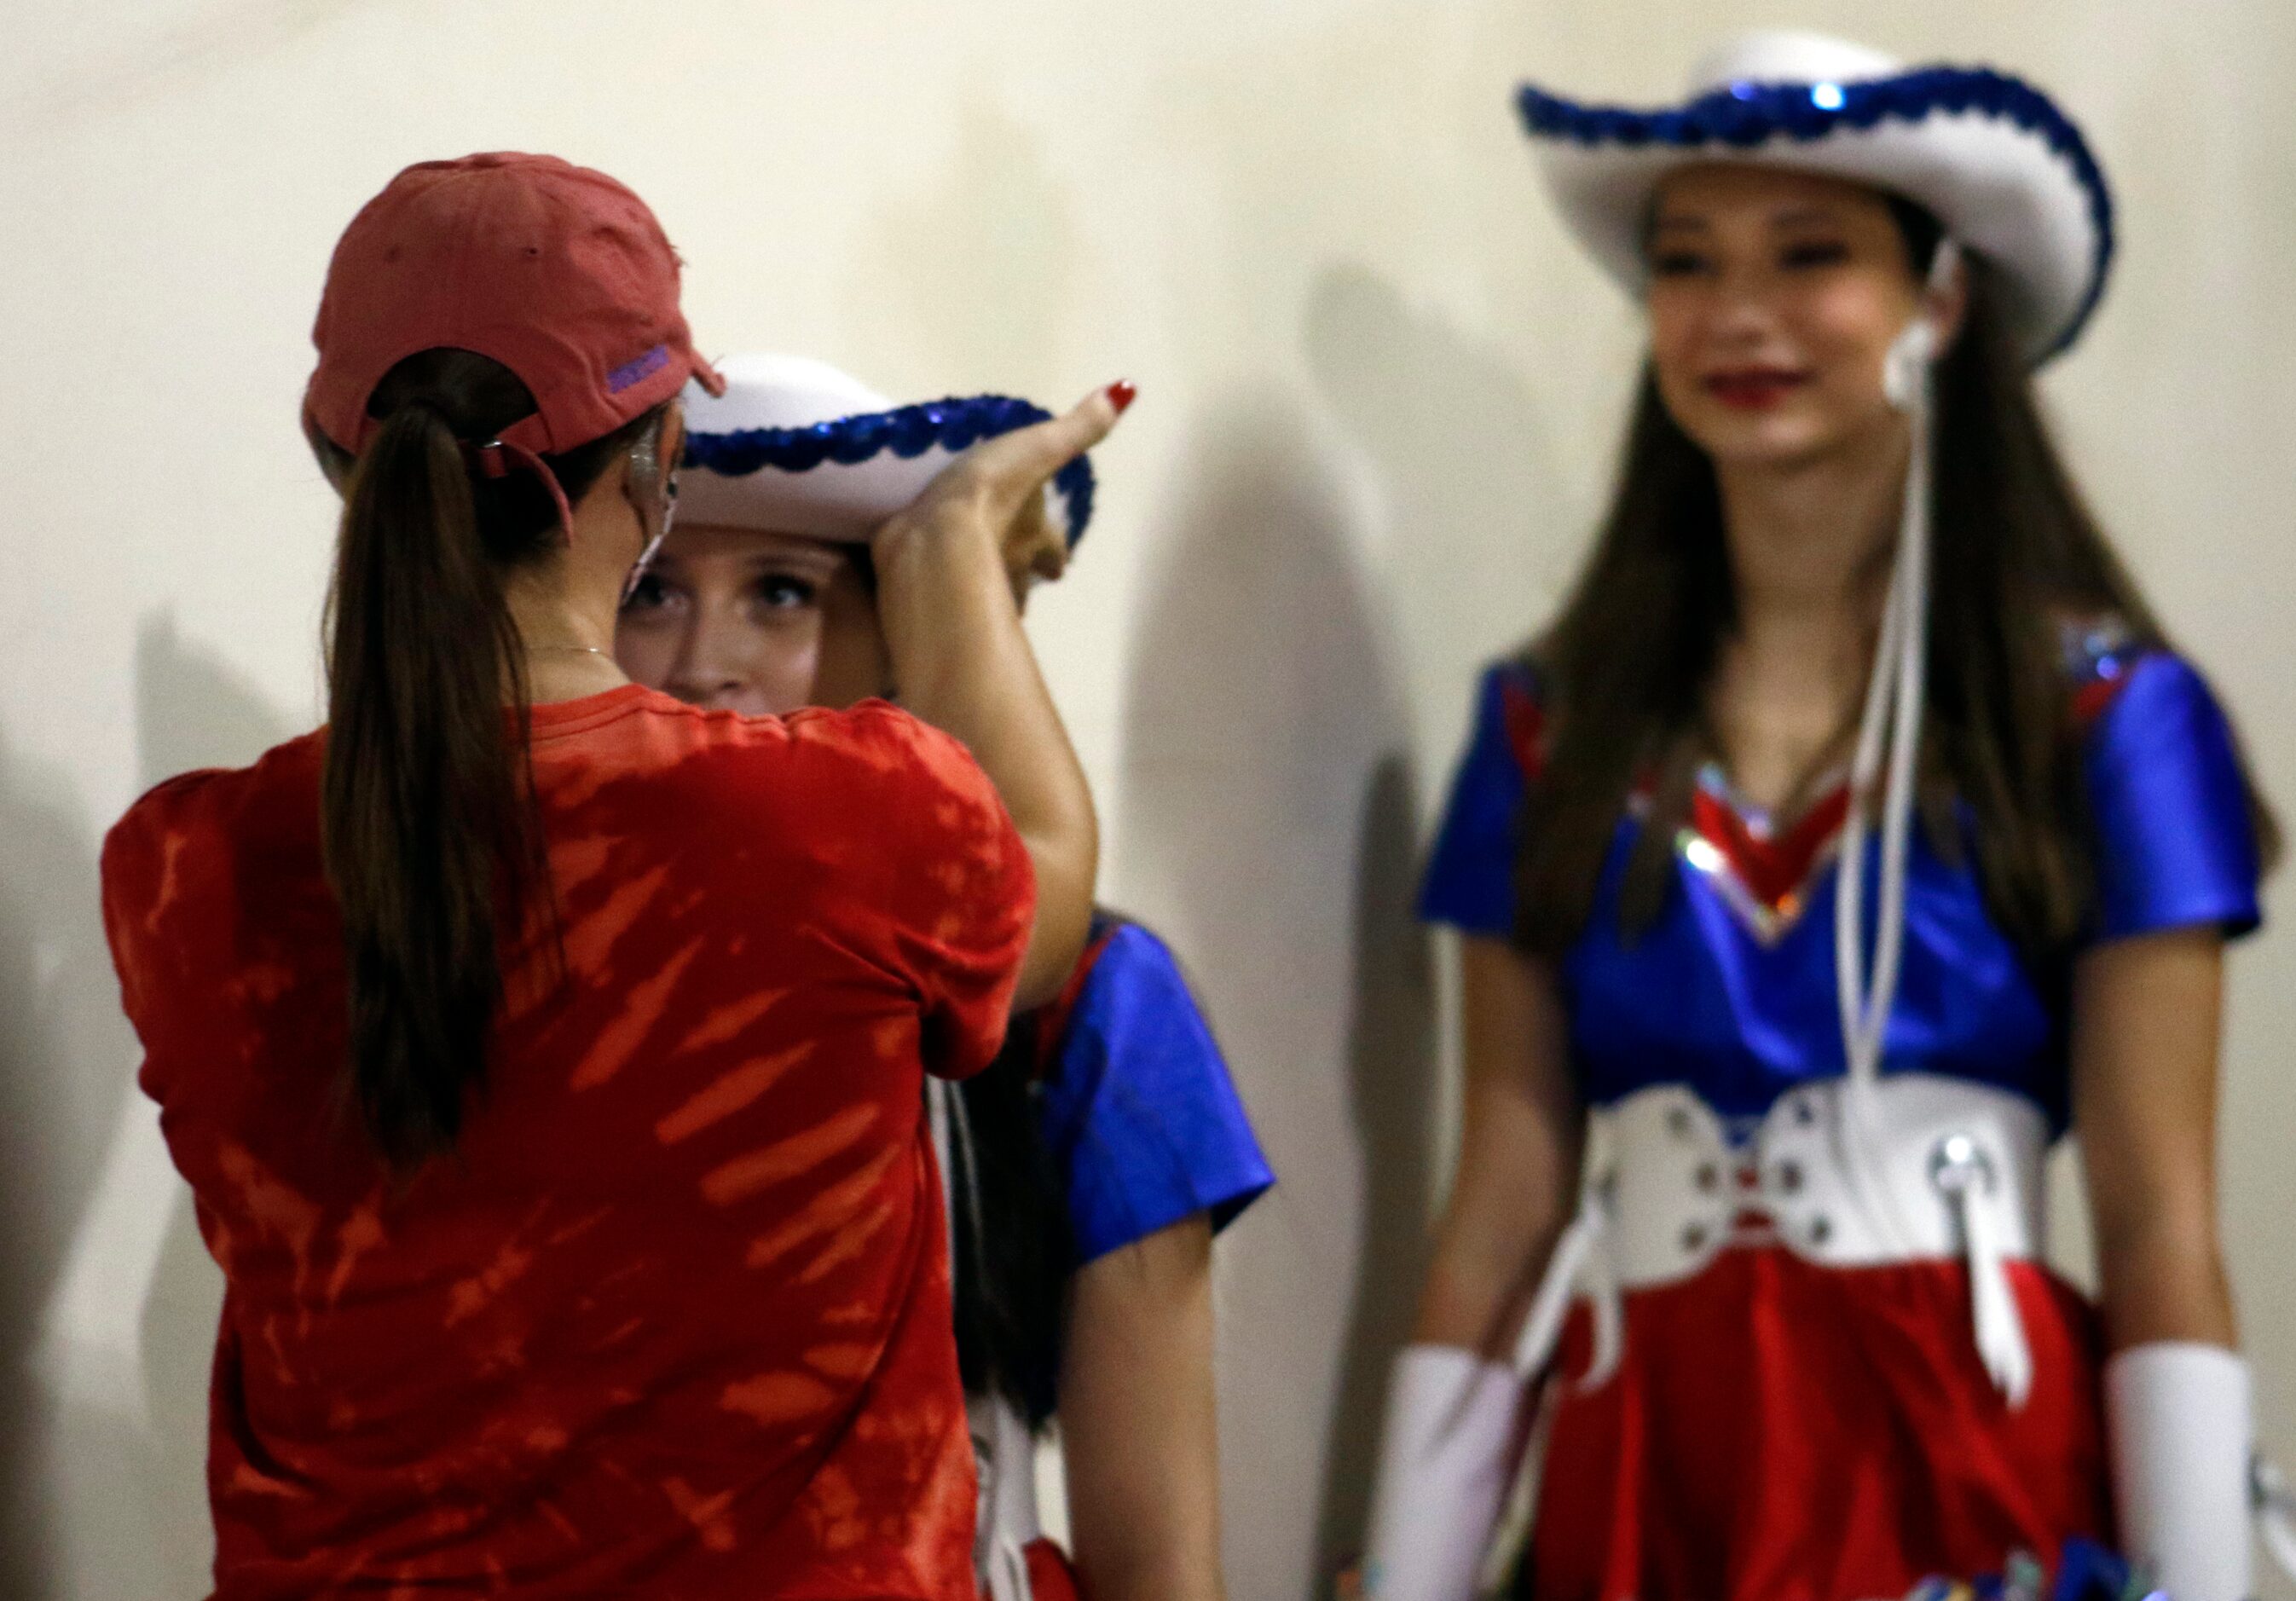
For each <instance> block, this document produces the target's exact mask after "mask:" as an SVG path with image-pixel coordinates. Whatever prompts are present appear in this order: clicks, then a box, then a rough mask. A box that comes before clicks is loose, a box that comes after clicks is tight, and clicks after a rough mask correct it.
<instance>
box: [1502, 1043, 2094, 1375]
mask: <svg viewBox="0 0 2296 1601" xmlns="http://www.w3.org/2000/svg"><path fill="white" fill-rule="evenodd" d="M1846 1082H1847V1081H1846V1080H1825V1081H1822V1082H1819V1083H1814V1084H1808V1085H1805V1086H1803V1087H1801V1088H1798V1089H1795V1090H1792V1091H1791V1092H1790V1093H1788V1094H1786V1095H1784V1096H1781V1097H1779V1099H1778V1100H1777V1101H1776V1103H1775V1104H1773V1105H1772V1106H1771V1108H1770V1110H1769V1112H1768V1113H1767V1115H1765V1116H1764V1117H1763V1119H1762V1121H1761V1122H1760V1123H1759V1125H1758V1126H1757V1127H1756V1129H1754V1131H1753V1133H1752V1135H1751V1137H1747V1138H1744V1139H1742V1140H1739V1141H1736V1142H1733V1141H1732V1140H1731V1139H1730V1138H1729V1137H1728V1135H1727V1133H1726V1131H1725V1129H1724V1126H1723V1123H1722V1121H1721V1119H1720V1118H1719V1117H1718V1116H1717V1115H1716V1113H1715V1112H1714V1111H1713V1109H1712V1108H1711V1107H1710V1106H1708V1105H1707V1104H1706V1103H1705V1102H1704V1101H1703V1100H1702V1099H1701V1098H1700V1097H1699V1096H1698V1095H1697V1094H1696V1092H1694V1091H1693V1090H1691V1089H1689V1088H1685V1087H1684V1086H1682V1085H1678V1084H1668V1085H1660V1086H1656V1087H1653V1088H1649V1089H1644V1090H1638V1091H1636V1093H1635V1094H1633V1095H1631V1096H1628V1097H1627V1098H1626V1099H1624V1100H1622V1101H1620V1102H1619V1103H1617V1104H1615V1105H1613V1106H1611V1107H1609V1108H1607V1109H1606V1110H1604V1111H1603V1112H1597V1113H1596V1114H1595V1122H1596V1127H1597V1138H1596V1139H1595V1142H1594V1146H1595V1148H1596V1149H1600V1148H1602V1146H1603V1144H1604V1143H1605V1141H1607V1144H1608V1147H1609V1152H1610V1161H1609V1162H1608V1163H1607V1164H1605V1165H1603V1167H1601V1168H1600V1169H1598V1170H1597V1171H1596V1172H1595V1175H1594V1176H1593V1177H1592V1178H1590V1181H1589V1183H1588V1185H1587V1195H1586V1200H1585V1203H1584V1204H1583V1206H1582V1209H1581V1211H1580V1214H1579V1219H1578V1220H1577V1221H1576V1222H1575V1223H1574V1224H1573V1225H1572V1226H1571V1227H1570V1231H1569V1233H1568V1234H1567V1235H1566V1236H1565V1237H1564V1239H1563V1241H1562V1244H1560V1245H1558V1247H1557V1248H1556V1252H1555V1256H1554V1263H1553V1265H1552V1266H1551V1267H1550V1268H1549V1269H1548V1274H1547V1279H1546V1283H1545V1284H1544V1285H1541V1287H1540V1289H1539V1293H1538V1297H1537V1298H1536V1299H1535V1300H1534V1301H1533V1302H1532V1306H1531V1312H1530V1316H1529V1318H1528V1319H1527V1321H1526V1323H1525V1326H1524V1328H1523V1332H1522V1337H1521V1342H1520V1343H1519V1345H1518V1348H1517V1352H1516V1365H1517V1367H1519V1368H1521V1370H1522V1371H1523V1372H1524V1373H1525V1374H1526V1375H1529V1374H1531V1373H1534V1372H1536V1371H1538V1370H1539V1369H1541V1368H1543V1367H1545V1366H1546V1362H1547V1360H1548V1359H1550V1358H1551V1356H1552V1355H1553V1351H1554V1342H1555V1339H1556V1337H1557V1335H1558V1334H1560V1332H1561V1327H1562V1315H1563V1313H1564V1312H1565V1311H1566V1310H1568V1306H1569V1302H1570V1298H1571V1296H1572V1294H1573V1293H1574V1291H1577V1292H1583V1293H1586V1294H1587V1296H1588V1297H1589V1298H1590V1299H1591V1300H1592V1301H1594V1304H1595V1336H1596V1338H1595V1348H1596V1350H1595V1367H1594V1369H1593V1371H1591V1372H1590V1373H1589V1374H1588V1375H1587V1379H1586V1380H1585V1381H1583V1382H1585V1383H1600V1382H1602V1381H1603V1379H1605V1378H1607V1377H1608V1376H1609V1373H1610V1370H1611V1367H1614V1366H1615V1363H1616V1359H1617V1355H1618V1349H1619V1342H1620V1337H1621V1334H1620V1319H1619V1315H1618V1307H1617V1295H1618V1293H1619V1292H1620V1290H1627V1289H1641V1288H1646V1287H1650V1286H1654V1285H1667V1284H1674V1283H1677V1282H1679V1281H1681V1280H1684V1279H1687V1278H1692V1277H1696V1276H1697V1275H1698V1274H1699V1273H1701V1272H1702V1271H1703V1270H1704V1269H1705V1268H1707V1266H1708V1265H1709V1264H1710V1263H1711V1262H1712V1261H1713V1260H1715V1258H1716V1257H1718V1255H1720V1254H1721V1253H1722V1252H1726V1251H1729V1250H1733V1249H1738V1248H1744V1247H1759V1246H1777V1247H1782V1248H1784V1249H1785V1250H1787V1251H1791V1252H1793V1253H1794V1254H1795V1255H1797V1256H1800V1257H1802V1258H1804V1259H1806V1260H1810V1261H1813V1262H1817V1263H1821V1264H1823V1265H1825V1266H1827V1267H1834V1268H1857V1267H1870V1266H1874V1265H1878V1264H1882V1263H1890V1262H1910V1261H1934V1260H1963V1261H1966V1262H1967V1263H1968V1265H1969V1269H1970V1289H1971V1301H1972V1335H1973V1337H1974V1339H1975V1341H1976V1342H1977V1347H1978V1351H1979V1354H1980V1356H1981V1357H1982V1358H1983V1359H1984V1361H1985V1366H1986V1369H1987V1371H1988V1372H1989V1374H1991V1375H1992V1377H1993V1380H1994V1382H1995V1383H1996V1384H1997V1385H1998V1386H1999V1388H2000V1389H2001V1391H2002V1392H2003V1393H2004V1394H2005V1396H2007V1397H2008V1398H2009V1400H2011V1402H2012V1403H2013V1404H2016V1403H2020V1402H2021V1401H2022V1400H2024V1397H2025V1394H2026V1392H2027V1391H2028V1390H2029V1389H2030V1383H2031V1379H2032V1356H2031V1353H2030V1350H2029V1348H2028V1347H2027V1344H2026V1342H2025V1337H2024V1329H2023V1326H2022V1323H2021V1320H2020V1318H2019V1317H2018V1314H2017V1306H2016V1301H2015V1298H2014V1296H2013V1293H2012V1291H2011V1287H2010V1285H2009V1279H2008V1274H2007V1271H2006V1264H2007V1263H2008V1262H2009V1261H2012V1260H2017V1259H2020V1258H2030V1257H2032V1256H2035V1255H2037V1254H2038V1252H2039V1251H2040V1249H2041V1244H2042V1241H2043V1240H2044V1238H2045V1237H2046V1235H2045V1229H2044V1218H2043V1211H2042V1203H2043V1195H2042V1163H2043V1160H2044V1158H2045V1157H2046V1154H2047V1148H2048V1129H2047V1125H2046V1122H2045V1121H2044V1120H2043V1118H2042V1116H2041V1112H2040V1109H2039V1108H2038V1107H2037V1106H2035V1105H2034V1104H2032V1103H2031V1102H2030V1101H2029V1100H2027V1099H2025V1098H2024V1097H2023V1096H2019V1095H2015V1094H2013V1093H2011V1092H2009V1091H2007V1090H2003V1089H1996V1088H1991V1087H1989V1086H1987V1085H1982V1084H1978V1083H1974V1082H1972V1081H1971V1080H1965V1079H1954V1078H1946V1077H1942V1076H1939V1075H1935V1074H1926V1073H1902V1074H1892V1075H1889V1076H1886V1077H1883V1078H1882V1079H1880V1080H1876V1081H1875V1082H1874V1083H1873V1084H1871V1085H1870V1086H1866V1087H1865V1088H1864V1092H1863V1096H1862V1097H1859V1096H1856V1095H1854V1094H1853V1093H1851V1092H1849V1091H1847V1090H1846V1089H1845V1085H1846ZM1861 1100H1862V1104H1861Z"/></svg>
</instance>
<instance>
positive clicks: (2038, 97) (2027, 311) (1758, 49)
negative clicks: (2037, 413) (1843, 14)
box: [1519, 33, 2112, 365]
mask: <svg viewBox="0 0 2296 1601" xmlns="http://www.w3.org/2000/svg"><path fill="white" fill-rule="evenodd" d="M1519 103H1520V106H1521V111H1522V118H1523V121H1524V123H1525V124H1526V125H1527V126H1528V127H1529V130H1530V134H1531V136H1532V137H1533V138H1534V139H1536V140H1538V142H1539V145H1540V151H1541V164H1542V165H1543V166H1544V168H1545V169H1546V180H1547V184H1548V186H1549V187H1550V188H1551V189H1552V190H1553V191H1554V197H1555V201H1556V202H1557V203H1558V204H1559V205H1560V206H1561V207H1562V213H1563V216H1564V217H1565V218H1566V219H1568V221H1569V222H1570V226H1571V227H1572V229H1573V230H1574V231H1575V232H1576V233H1577V234H1579V238H1580V239H1581V240H1582V241H1583V242H1585V243H1586V245H1587V249H1588V250H1591V251H1592V252H1593V253H1594V255H1595V259H1597V260H1598V261H1600V262H1601V263H1602V264H1603V267H1605V268H1607V269H1608V270H1609V271H1610V272H1611V275H1613V276H1615V277H1617V278H1618V279H1619V280H1620V282H1621V283H1625V284H1626V285H1627V286H1628V288H1629V289H1631V290H1634V291H1637V292H1639V291H1640V290H1641V288H1642V286H1643V283H1644V257H1643V230H1644V226H1646V225H1647V222H1648V219H1649V216H1650V207H1651V201H1652V195H1653V194H1654V193H1655V191H1656V189H1657V187H1658V184H1659V181H1660V179H1661V178H1662V177H1664V176H1665V175H1666V174H1667V173H1668V172H1669V171H1670V170H1672V169H1673V168H1677V167H1680V166H1682V165H1684V164H1685V163H1686V162H1690V161H1742V162H1749V163H1752V164H1755V165H1759V166H1771V167H1781V168H1790V169H1792V170H1794V171H1797V172H1810V173H1817V174H1821V175H1824V176H1825V177H1838V178H1847V179H1849V180H1850V181H1852V182H1855V183H1860V184H1868V185H1873V186H1874V187H1875V188H1878V189H1885V190H1888V191H1890V192H1891V193H1896V194H1900V195H1903V196H1905V197H1906V198H1907V199H1908V200H1911V201H1915V202H1917V203H1919V204H1920V205H1922V206H1924V207H1926V208H1928V209H1929V210H1930V211H1931V213H1933V214H1934V215H1935V216H1936V217H1937V218H1938V220H1939V222H1940V223H1942V224H1943V225H1944V226H1945V229H1946V232H1947V233H1948V234H1950V235H1952V236H1953V237H1954V238H1956V239H1957V240H1959V241H1960V242H1961V243H1962V244H1963V245H1964V246H1965V247H1966V248H1968V249H1970V250H1975V251H1977V252H1978V253H1979V254H1980V255H1982V256H1984V257H1985V258H1986V259H1988V260H1989V261H1990V262H1991V263H1992V264H1993V266H1994V267H1995V268H1996V269H1997V271H1998V273H1999V275H2000V276H2001V278H2002V280H2003V283H2004V288H2005V299H2006V300H2007V305H2006V306H2005V308H2004V309H2005V312H2006V315H2007V316H2008V318H2009V321H2010V325H2011V327H2012V328H2013V330H2014V331H2015V332H2016V333H2017V335H2018V337H2019V339H2020V341H2021V343H2022V345H2023V347H2024V349H2025V350H2026V352H2027V354H2028V355H2029V356H2030V358H2031V359H2032V360H2033V362H2034V363H2035V364H2036V365H2038V364H2039V363H2041V362H2043V361H2046V359H2048V357H2051V356H2054V355H2055V354H2056V353H2057V352H2058V351H2060V350H2062V349H2064V348H2065V347H2066V346H2067V345H2070V344H2071V343H2072V341H2073V340H2074V338H2075V337H2076V336H2077V335H2079V333H2080V331H2081V326H2082V324H2084V323H2086V322H2087V319H2088V315H2089V313H2090V312H2091V311H2092V310H2094V309H2095V306H2096V302H2097V299H2098V297H2099V296H2100V295H2101V294H2102V293H2103V291H2104V278H2105V271H2106V268H2107V267H2109V266H2110V264H2111V262H2112V193H2111V191H2110V190H2108V189H2107V188H2106V187H2105V182H2104V174H2103V172H2102V171H2101V170H2100V169H2099V168H2098V167H2097V164H2096V159H2095V156H2094V155H2092V154H2091V153H2090V152H2089V148H2088V145H2087V143H2086V142H2085V141H2084V140H2083V139H2082V138H2081V135H2080V131H2079V129H2078V128H2076V127H2074V126H2073V125H2072V123H2071V121H2070V120H2069V119H2067V118H2066V117H2065V114H2064V113H2063V112H2062V111H2059V110H2058V109H2057V107H2056V105H2055V103H2054V102H2052V101H2051V100H2050V99H2049V97H2048V96H2047V95H2046V94H2042V93H2041V91H2039V90H2038V89H2037V88H2035V87H2033V86H2031V85H2030V84H2028V83H2026V82H2024V81H2023V80H2022V79H2020V78H2012V77H2010V76H2008V75H2007V74H2005V73H2001V72H1995V71H1992V70H1989V69H1985V68H1962V67H1923V68H1919V69H1916V70H1907V69H1906V68H1905V67H1903V66H1902V65H1900V64H1899V63H1898V62H1894V61H1891V60H1890V58H1889V57H1887V56H1885V55H1881V54H1877V53H1874V51H1871V50H1866V49H1863V48H1861V47H1860V46H1858V45H1849V44H1844V43H1842V42H1841V41H1840V40H1838V39H1829V38H1825V37H1820V36H1818V35H1816V34H1806V33H1754V34H1748V35H1746V36H1744V37H1742V38H1738V39H1735V40H1734V41H1732V42H1730V43H1728V44H1726V45H1723V46H1721V47H1720V48H1719V49H1718V50H1716V51H1714V52H1713V53H1710V55H1708V56H1707V57H1706V59H1705V60H1704V61H1702V62H1700V63H1699V64H1698V66H1697V68H1696V70H1693V72H1692V74H1691V82H1690V92H1689V95H1688V97H1687V98H1686V99H1685V101H1684V102H1683V103H1681V104H1679V105H1675V106H1669V107H1664V108H1661V109H1658V110H1654V111H1631V110H1628V109H1625V108H1622V107H1617V106H1601V105H1590V104H1584V103H1579V102H1575V101H1570V100H1565V99H1563V98H1562V96H1560V95H1557V94H1549V93H1548V92H1546V90H1544V89H1541V88H1538V87H1536V86H1530V85H1525V86H1523V88H1522V89H1521V92H1520V95H1519Z"/></svg>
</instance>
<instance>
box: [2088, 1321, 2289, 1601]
mask: <svg viewBox="0 0 2296 1601" xmlns="http://www.w3.org/2000/svg"><path fill="white" fill-rule="evenodd" d="M2251 1410H2252V1402H2251V1397H2250V1384H2249V1374H2248V1364H2247V1363H2246V1362H2243V1361H2242V1360H2241V1359H2240V1358H2239V1356H2238V1355H2237V1354H2235V1352H2232V1351H2226V1350H2225V1349H2224V1348H2223V1347H2222V1346H2218V1345H2203V1344H2199V1343H2196V1342H2185V1341H2162V1342H2158V1343H2155V1344H2152V1345H2138V1346H2134V1347H2131V1348H2130V1349H2129V1350H2128V1351H2122V1352H2121V1353H2120V1355H2118V1356H2116V1357H2114V1358H2113V1359H2112V1360H2111V1361H2110V1362H2107V1363H2106V1364H2105V1367H2104V1413H2105V1422H2106V1424H2107V1425H2108V1427H2109V1429H2110V1432H2111V1436H2112V1489H2113V1499H2114V1502H2115V1503H2116V1505H2117V1508H2118V1510H2119V1512H2120V1535H2121V1542H2120V1543H2121V1546H2122V1548H2123V1549H2124V1550H2126V1552H2127V1553H2128V1556H2129V1558H2130V1559H2131V1560H2132V1561H2135V1562H2138V1563H2141V1564H2144V1567H2145V1568H2146V1570H2147V1571H2148V1572H2150V1574H2151V1577H2152V1580H2153V1584H2154V1586H2155V1587H2156V1588H2158V1589H2163V1590H2166V1591H2167V1592H2168V1593H2169V1595H2171V1596H2173V1597H2176V1601H2244V1598H2245V1597H2247V1596H2248V1595H2249V1593H2250V1588H2249V1587H2250V1572H2249V1489H2248V1475H2249V1456H2250V1453H2251V1449H2253V1445H2254V1427H2255V1424H2254V1420H2253V1417H2252V1416H2251Z"/></svg>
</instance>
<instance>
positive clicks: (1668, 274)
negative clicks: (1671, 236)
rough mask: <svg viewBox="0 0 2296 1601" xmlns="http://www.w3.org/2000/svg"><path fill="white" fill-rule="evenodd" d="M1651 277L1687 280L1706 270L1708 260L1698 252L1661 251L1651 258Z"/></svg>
mask: <svg viewBox="0 0 2296 1601" xmlns="http://www.w3.org/2000/svg"><path fill="white" fill-rule="evenodd" d="M1650 266H1651V275H1652V276H1653V277H1659V278H1686V277H1689V276H1690V275H1692V274H1693V273H1702V272H1704V271H1705V270H1706V258H1705V257H1703V256H1702V255H1700V254H1699V253H1698V252H1697V251H1696V250H1660V251H1658V252H1657V253H1656V254H1654V255H1652V257H1651V264H1650Z"/></svg>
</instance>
